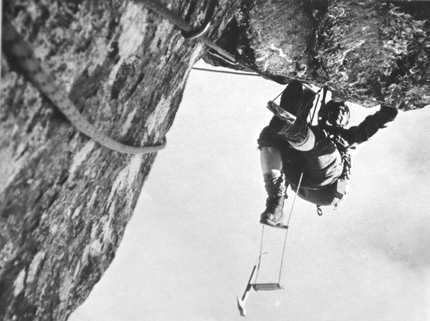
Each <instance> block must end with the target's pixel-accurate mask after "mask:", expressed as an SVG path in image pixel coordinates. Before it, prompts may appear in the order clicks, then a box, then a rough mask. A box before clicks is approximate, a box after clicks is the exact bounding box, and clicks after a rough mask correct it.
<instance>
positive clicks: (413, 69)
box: [204, 0, 430, 110]
mask: <svg viewBox="0 0 430 321" xmlns="http://www.w3.org/2000/svg"><path fill="white" fill-rule="evenodd" d="M269 3H270V4H269ZM429 16H430V2H420V3H414V4H410V3H403V2H393V3H390V2H382V1H373V0H365V1H353V0H332V1H323V0H320V1H316V0H313V1H310V0H309V1H298V0H287V1H277V0H271V1H269V2H267V1H263V0H243V1H242V4H241V7H240V10H238V11H237V12H236V14H235V19H234V20H233V21H231V22H230V24H229V28H226V30H224V33H223V35H222V37H221V39H220V40H219V43H220V44H222V45H225V46H226V47H227V48H228V50H229V51H230V52H232V53H234V54H236V55H237V56H238V57H239V59H243V60H244V61H247V62H248V64H250V65H252V66H253V68H255V70H256V71H258V72H261V73H264V74H266V75H267V76H278V77H279V76H283V77H285V78H286V79H292V78H298V79H302V80H305V81H309V82H311V83H314V84H316V85H319V86H321V85H324V84H325V85H328V86H329V87H330V89H331V90H332V91H333V93H334V95H335V96H338V97H339V98H341V99H344V100H349V101H352V102H355V103H358V104H361V105H363V106H375V105H377V104H380V103H383V104H386V105H389V106H392V107H396V108H399V109H403V110H410V109H418V108H422V107H424V106H427V105H429V104H430V74H429V73H430V72H429V67H430V21H429ZM204 59H205V61H206V62H208V63H211V64H213V65H222V66H225V67H230V68H233V69H244V68H242V67H241V66H229V65H228V64H227V63H225V62H224V61H222V60H220V59H219V58H217V57H215V56H213V55H211V54H206V55H205V58H204Z"/></svg>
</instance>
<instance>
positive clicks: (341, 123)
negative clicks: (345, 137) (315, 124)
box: [326, 100, 350, 127]
mask: <svg viewBox="0 0 430 321" xmlns="http://www.w3.org/2000/svg"><path fill="white" fill-rule="evenodd" d="M326 108H327V112H328V113H327V121H328V122H329V123H330V124H331V125H332V126H335V127H346V126H347V125H348V123H349V117H350V111H349V108H348V106H346V105H345V102H343V101H333V100H330V101H329V102H328V103H327V105H326Z"/></svg>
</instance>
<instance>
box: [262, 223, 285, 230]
mask: <svg viewBox="0 0 430 321" xmlns="http://www.w3.org/2000/svg"><path fill="white" fill-rule="evenodd" d="M260 223H261V224H263V225H267V226H270V227H274V228H282V229H288V225H285V224H283V223H279V224H271V223H269V222H260Z"/></svg>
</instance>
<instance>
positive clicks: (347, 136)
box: [318, 106, 398, 179]
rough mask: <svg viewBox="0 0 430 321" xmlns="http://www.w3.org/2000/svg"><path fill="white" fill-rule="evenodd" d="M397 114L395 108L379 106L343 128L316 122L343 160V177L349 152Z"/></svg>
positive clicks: (349, 165) (349, 161) (346, 172)
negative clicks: (378, 108) (355, 123)
mask: <svg viewBox="0 0 430 321" xmlns="http://www.w3.org/2000/svg"><path fill="white" fill-rule="evenodd" d="M397 114H398V110H397V109H395V108H391V107H385V106H381V109H380V110H379V111H377V112H376V113H375V114H373V115H370V116H367V117H366V118H365V119H364V121H363V122H361V123H360V124H359V125H358V126H352V127H350V128H343V127H334V126H332V125H330V124H328V123H327V122H325V123H321V122H320V124H318V126H319V127H320V128H321V129H323V130H324V131H326V133H327V134H328V136H329V137H330V138H331V139H332V141H333V142H334V143H335V144H336V146H337V148H338V150H339V152H340V153H341V155H342V158H343V160H344V173H343V174H342V175H343V176H345V178H347V179H349V174H350V170H351V153H352V151H353V150H355V148H356V146H357V145H358V144H361V143H363V142H365V141H367V140H369V139H370V138H371V137H372V136H373V135H375V134H376V133H377V132H378V130H379V129H381V128H384V127H386V124H387V123H389V122H392V121H393V120H394V119H395V118H396V116H397Z"/></svg>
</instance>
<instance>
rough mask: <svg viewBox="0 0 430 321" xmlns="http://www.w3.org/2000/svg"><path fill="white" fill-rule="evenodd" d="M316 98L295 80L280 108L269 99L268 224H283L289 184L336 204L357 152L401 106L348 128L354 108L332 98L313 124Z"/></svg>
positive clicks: (263, 140)
mask: <svg viewBox="0 0 430 321" xmlns="http://www.w3.org/2000/svg"><path fill="white" fill-rule="evenodd" d="M314 97H315V93H314V92H313V91H312V90H310V89H308V88H307V87H304V86H303V85H302V83H301V82H300V81H297V80H293V81H291V82H290V83H289V84H288V86H287V87H286V88H285V90H284V91H283V93H282V96H281V101H280V104H279V106H278V105H277V104H275V103H274V102H269V103H268V108H269V109H270V110H271V111H272V112H273V113H274V114H275V115H274V117H273V118H272V120H271V121H270V123H269V125H268V126H267V127H265V128H264V129H263V130H262V132H261V134H260V137H259V139H258V146H259V150H260V157H261V167H262V171H263V176H264V182H265V187H266V191H267V194H268V198H267V201H266V210H265V211H264V212H263V213H262V214H261V220H260V222H261V223H262V224H266V225H270V226H275V227H277V226H278V227H282V226H283V206H284V200H285V199H286V198H287V195H286V190H287V187H288V185H290V186H291V188H292V190H293V191H295V192H296V193H297V195H298V196H299V197H301V198H302V199H304V200H306V201H308V202H311V203H313V204H316V205H317V207H318V208H319V206H321V205H336V204H337V203H338V202H339V201H340V200H342V199H343V198H344V196H345V195H346V192H347V185H348V181H349V178H350V177H349V176H350V168H351V150H353V149H354V148H355V147H356V145H358V144H361V143H363V142H365V141H367V140H368V139H369V138H370V137H372V136H373V135H374V134H376V132H378V130H379V129H381V128H384V127H385V125H386V124H387V123H388V122H391V121H393V120H394V119H395V118H396V116H397V114H398V110H397V109H395V108H391V107H387V106H384V105H382V106H381V108H380V110H379V111H377V112H376V113H375V114H373V115H370V116H367V117H366V119H365V120H364V121H363V122H362V123H361V124H359V125H358V126H353V127H350V128H347V127H346V126H347V125H348V122H349V118H350V110H349V108H348V107H347V106H346V104H345V102H343V101H336V100H330V101H329V102H327V104H324V105H323V107H321V108H320V111H319V113H318V125H317V126H312V125H310V124H308V122H307V118H308V115H309V113H310V110H311V108H312V106H313V100H314ZM302 173H303V174H302Z"/></svg>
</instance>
